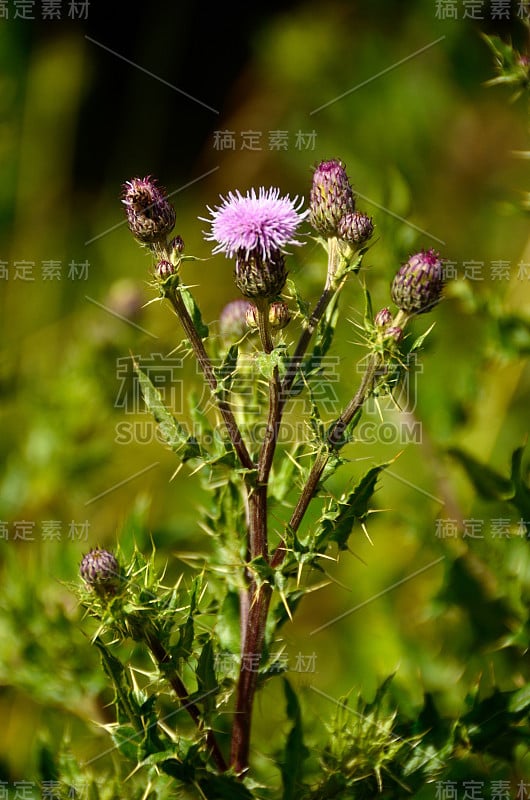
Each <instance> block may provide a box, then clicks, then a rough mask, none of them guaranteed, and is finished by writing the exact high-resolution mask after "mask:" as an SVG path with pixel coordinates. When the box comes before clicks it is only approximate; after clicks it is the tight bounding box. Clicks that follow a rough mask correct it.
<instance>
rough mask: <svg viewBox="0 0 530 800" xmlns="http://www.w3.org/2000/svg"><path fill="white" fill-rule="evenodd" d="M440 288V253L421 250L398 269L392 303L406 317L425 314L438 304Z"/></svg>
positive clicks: (442, 281) (441, 276)
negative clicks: (407, 315) (405, 314)
mask: <svg viewBox="0 0 530 800" xmlns="http://www.w3.org/2000/svg"><path fill="white" fill-rule="evenodd" d="M443 285H444V280H443V266H442V260H441V258H440V255H439V253H437V252H436V251H435V250H422V251H421V252H420V253H416V254H415V255H413V256H411V257H410V258H409V260H408V261H407V263H406V264H403V266H402V267H401V268H400V269H399V271H398V273H397V274H396V277H395V278H394V280H393V282H392V289H391V294H392V300H393V301H394V303H395V304H396V305H397V307H398V308H400V309H401V310H402V311H405V312H406V313H407V314H424V313H425V312H426V311H430V310H431V308H433V307H434V306H435V305H436V304H437V303H438V302H439V300H440V297H441V295H442V289H443Z"/></svg>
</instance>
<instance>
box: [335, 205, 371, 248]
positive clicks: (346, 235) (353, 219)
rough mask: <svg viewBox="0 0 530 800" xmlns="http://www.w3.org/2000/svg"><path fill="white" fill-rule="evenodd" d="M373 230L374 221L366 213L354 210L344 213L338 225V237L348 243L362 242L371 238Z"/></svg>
mask: <svg viewBox="0 0 530 800" xmlns="http://www.w3.org/2000/svg"><path fill="white" fill-rule="evenodd" d="M373 232H374V223H373V220H372V218H371V217H369V216H368V215H367V214H362V213H361V212H360V211H354V212H353V213H351V214H345V215H344V216H343V217H342V218H341V220H340V222H339V225H338V229H337V233H338V236H339V239H344V240H345V241H346V242H348V244H363V242H367V241H368V239H370V238H371V236H372V234H373Z"/></svg>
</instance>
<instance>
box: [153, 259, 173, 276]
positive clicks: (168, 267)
mask: <svg viewBox="0 0 530 800" xmlns="http://www.w3.org/2000/svg"><path fill="white" fill-rule="evenodd" d="M176 271H177V270H176V268H175V266H174V265H173V264H172V263H171V261H166V260H165V259H162V260H161V261H159V262H158V264H157V265H156V268H155V276H156V277H157V278H159V279H160V280H161V281H165V280H167V278H169V276H170V275H174V274H175V272H176Z"/></svg>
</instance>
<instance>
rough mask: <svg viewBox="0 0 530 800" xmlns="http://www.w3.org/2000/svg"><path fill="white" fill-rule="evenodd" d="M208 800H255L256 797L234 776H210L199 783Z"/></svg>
mask: <svg viewBox="0 0 530 800" xmlns="http://www.w3.org/2000/svg"><path fill="white" fill-rule="evenodd" d="M199 786H200V788H201V791H202V793H203V797H207V798H208V800H254V798H255V796H254V795H253V794H252V793H251V792H250V791H249V789H247V788H246V786H244V785H243V784H242V783H241V781H240V780H238V779H237V778H236V777H235V776H234V775H226V774H225V775H208V777H207V778H203V779H201V780H200V781H199Z"/></svg>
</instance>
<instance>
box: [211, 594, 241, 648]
mask: <svg viewBox="0 0 530 800" xmlns="http://www.w3.org/2000/svg"><path fill="white" fill-rule="evenodd" d="M239 625H240V622H239V597H238V595H237V592H233V591H228V592H227V593H226V596H225V599H224V600H223V604H222V606H221V610H220V612H219V615H218V617H217V622H216V626H215V631H216V634H217V638H218V640H219V644H220V646H221V648H222V649H223V650H228V651H229V652H230V653H234V654H236V653H239V646H240V631H239Z"/></svg>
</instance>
